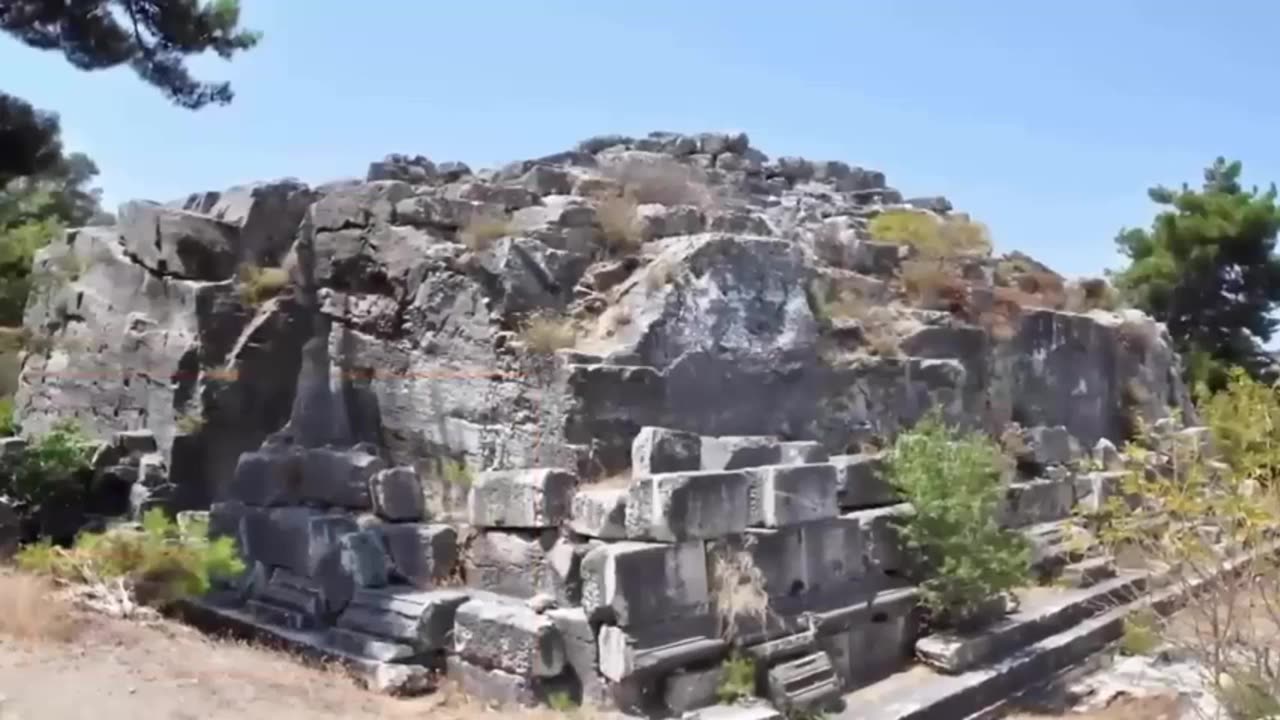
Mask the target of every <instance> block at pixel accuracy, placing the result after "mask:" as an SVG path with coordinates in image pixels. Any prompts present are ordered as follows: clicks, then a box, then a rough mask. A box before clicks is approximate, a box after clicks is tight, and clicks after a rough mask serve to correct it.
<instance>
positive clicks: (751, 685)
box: [716, 651, 756, 705]
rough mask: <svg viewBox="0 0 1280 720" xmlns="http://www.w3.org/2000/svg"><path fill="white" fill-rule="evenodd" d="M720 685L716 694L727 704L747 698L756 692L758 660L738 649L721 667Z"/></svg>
mask: <svg viewBox="0 0 1280 720" xmlns="http://www.w3.org/2000/svg"><path fill="white" fill-rule="evenodd" d="M720 671H721V673H720V685H719V686H718V687H717V688H716V696H717V697H719V698H720V702H721V703H723V704H725V705H732V704H733V703H736V702H740V701H742V700H746V699H747V698H749V697H751V696H752V695H755V694H756V661H755V660H754V659H752V658H751V657H750V656H748V655H741V654H739V653H737V652H736V651H735V652H734V653H733V654H732V655H730V656H729V657H728V658H727V659H726V660H725V661H724V664H723V665H721V667H720Z"/></svg>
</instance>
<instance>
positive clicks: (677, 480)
mask: <svg viewBox="0 0 1280 720" xmlns="http://www.w3.org/2000/svg"><path fill="white" fill-rule="evenodd" d="M750 485H751V483H750V479H749V478H748V476H747V474H746V473H745V472H741V471H737V472H723V471H710V472H693V473H670V474H665V475H654V476H651V477H647V478H639V479H636V480H633V481H632V483H631V487H630V489H629V493H628V495H627V537H628V538H631V539H635V540H658V541H661V542H682V541H685V540H699V539H711V538H718V537H724V536H726V535H730V534H733V533H739V532H742V531H743V530H745V529H746V527H747V525H748V524H749V521H750V512H751V508H750Z"/></svg>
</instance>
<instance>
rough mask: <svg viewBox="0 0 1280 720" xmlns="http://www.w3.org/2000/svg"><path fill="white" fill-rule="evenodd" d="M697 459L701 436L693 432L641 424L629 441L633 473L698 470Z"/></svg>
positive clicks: (698, 460) (640, 475)
mask: <svg viewBox="0 0 1280 720" xmlns="http://www.w3.org/2000/svg"><path fill="white" fill-rule="evenodd" d="M701 462H702V438H701V437H699V436H698V435H695V434H694V433H688V432H682V431H680V430H670V429H667V428H660V427H644V428H641V429H640V432H639V434H637V435H636V439H635V440H634V441H633V442H632V443H631V472H632V474H633V475H634V476H635V477H644V476H646V475H657V474H660V473H671V472H684V471H692V470H698V469H699V467H700V464H701Z"/></svg>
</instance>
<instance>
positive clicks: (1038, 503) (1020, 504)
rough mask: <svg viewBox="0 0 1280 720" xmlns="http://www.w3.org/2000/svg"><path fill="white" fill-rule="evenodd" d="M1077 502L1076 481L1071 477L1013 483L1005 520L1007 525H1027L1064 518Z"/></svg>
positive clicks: (1008, 493)
mask: <svg viewBox="0 0 1280 720" xmlns="http://www.w3.org/2000/svg"><path fill="white" fill-rule="evenodd" d="M1074 506H1075V483H1074V482H1073V481H1071V480H1070V479H1064V480H1031V481H1028V482H1016V483H1010V485H1009V488H1008V490H1007V492H1006V495H1005V508H1004V515H1003V521H1004V524H1005V525H1007V526H1008V527H1025V526H1027V525H1034V524H1036V523H1042V522H1049V521H1051V520H1061V519H1063V518H1066V517H1069V516H1070V515H1071V510H1072V508H1073V507H1074Z"/></svg>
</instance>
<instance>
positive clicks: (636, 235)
mask: <svg viewBox="0 0 1280 720" xmlns="http://www.w3.org/2000/svg"><path fill="white" fill-rule="evenodd" d="M596 220H597V221H598V222H599V223H600V231H601V233H602V238H603V240H604V246H605V250H606V252H607V253H608V254H609V255H614V256H617V255H629V254H632V253H635V252H638V251H639V250H640V247H641V246H642V245H644V237H643V236H642V235H641V232H640V225H639V223H637V222H636V202H635V201H634V200H632V199H631V198H629V197H612V198H608V199H606V200H603V201H602V202H601V203H600V204H599V205H598V206H596Z"/></svg>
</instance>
